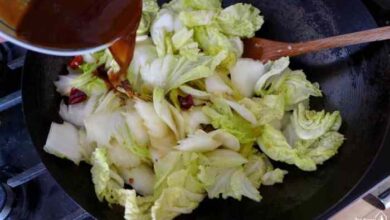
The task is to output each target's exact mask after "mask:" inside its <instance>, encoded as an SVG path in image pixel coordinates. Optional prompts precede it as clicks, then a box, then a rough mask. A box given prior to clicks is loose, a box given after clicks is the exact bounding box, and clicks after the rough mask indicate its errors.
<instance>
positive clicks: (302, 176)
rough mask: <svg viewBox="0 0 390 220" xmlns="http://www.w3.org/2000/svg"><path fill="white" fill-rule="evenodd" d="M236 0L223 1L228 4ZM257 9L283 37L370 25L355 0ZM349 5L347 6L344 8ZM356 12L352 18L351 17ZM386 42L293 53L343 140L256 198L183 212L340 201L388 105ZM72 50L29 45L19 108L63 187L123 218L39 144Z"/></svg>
mask: <svg viewBox="0 0 390 220" xmlns="http://www.w3.org/2000/svg"><path fill="white" fill-rule="evenodd" d="M235 2H237V1H224V5H225V6H226V5H229V4H232V3H235ZM243 2H246V3H251V4H253V5H255V6H257V7H258V8H260V9H261V11H262V14H263V15H264V17H265V25H264V27H263V28H262V30H261V31H260V32H259V33H258V35H259V36H262V37H268V38H270V39H276V40H283V41H304V40H308V39H315V38H320V37H325V36H331V35H335V34H340V33H347V32H353V31H357V30H361V29H368V28H372V27H375V22H374V21H373V20H372V19H371V16H370V15H369V14H368V12H367V10H366V9H365V7H364V5H362V4H361V3H360V1H357V0H356V1H355V0H351V1H340V2H339V1H337V2H336V1H332V2H329V1H325V0H324V1H284V0H258V1H255V0H253V1H243ZM346 11H348V13H346ZM354 18H356V19H354ZM387 54H388V50H387V48H386V47H384V45H383V44H381V43H375V44H371V45H368V46H367V45H363V46H356V47H349V48H343V49H335V50H327V51H323V52H320V53H316V54H309V55H306V56H302V57H298V58H294V59H292V65H293V68H295V69H298V68H299V69H303V70H304V71H305V72H306V73H307V75H308V77H309V79H310V80H311V81H317V82H319V83H320V85H321V88H322V90H323V92H324V95H325V97H324V98H323V99H321V100H314V99H312V102H311V104H312V105H313V106H314V107H316V106H318V107H321V108H325V109H326V110H328V111H332V110H339V111H340V112H341V114H342V117H343V126H342V130H341V132H342V133H343V134H345V136H346V139H347V140H346V141H345V144H344V145H343V146H342V147H341V149H340V151H339V154H338V155H336V156H335V157H334V158H332V159H331V160H329V161H327V162H325V164H324V165H322V166H319V169H318V170H317V171H316V172H303V171H299V170H297V169H296V168H294V167H292V166H288V165H284V164H278V163H275V165H276V166H279V167H282V168H284V169H287V170H288V171H289V174H288V175H287V176H286V178H285V182H284V183H283V184H278V185H275V186H272V187H267V186H262V187H261V188H260V192H261V194H262V196H263V200H262V201H261V202H260V203H257V202H253V201H250V200H247V199H243V200H242V201H241V202H239V201H234V200H230V199H228V200H222V199H219V200H206V201H204V202H203V203H202V204H201V205H200V207H199V208H198V209H197V210H196V211H195V212H194V213H193V214H191V215H184V216H181V217H179V218H180V219H243V218H245V219H259V218H264V219H270V218H275V219H279V218H282V217H287V218H288V219H306V218H312V217H314V216H318V215H319V214H320V213H322V212H324V211H326V210H327V209H328V208H330V207H331V206H332V205H334V204H335V203H336V202H337V201H339V200H340V199H341V198H342V197H343V196H344V195H345V194H346V193H347V192H348V191H349V190H351V189H352V187H353V186H354V185H355V184H356V183H357V182H358V180H359V179H360V178H361V177H362V176H363V174H364V172H365V171H366V169H367V168H368V167H369V165H370V163H371V162H372V161H373V158H374V156H375V154H376V153H377V151H378V150H379V148H380V143H381V141H382V139H383V137H384V135H385V127H386V125H387V123H388V113H389V92H388V90H389V88H390V87H389V86H390V80H389V76H386V75H385V71H386V70H388V68H389V65H390V64H389V60H388V57H387ZM68 59H69V58H60V57H51V56H46V55H40V54H35V53H30V54H29V55H28V57H27V60H26V65H25V73H24V79H23V99H24V111H25V115H26V120H27V124H28V127H29V130H30V133H31V137H32V140H33V142H34V144H35V145H36V147H37V150H38V151H39V153H40V155H41V157H42V160H43V162H44V163H45V164H46V166H47V167H48V169H49V171H50V172H51V174H52V175H53V176H54V178H55V179H56V180H57V182H58V183H59V184H60V185H61V186H62V187H63V188H64V190H65V191H66V192H67V193H68V194H69V195H70V196H71V197H72V198H73V199H74V200H75V201H76V202H78V203H79V204H80V205H81V206H82V207H83V208H85V209H86V210H87V211H88V212H90V213H91V214H93V215H94V216H96V217H97V218H99V219H116V218H118V219H120V218H122V216H123V214H122V210H121V209H119V208H116V207H114V208H112V209H111V208H109V207H108V206H107V205H106V204H104V203H100V202H99V201H98V200H97V198H96V196H95V193H94V188H93V184H92V182H91V176H90V167H89V166H88V165H85V164H82V165H81V166H80V167H77V166H75V165H73V164H72V163H71V162H68V161H65V160H61V159H58V158H54V157H53V156H51V155H48V154H46V153H44V152H43V145H44V144H45V141H46V137H47V134H48V130H49V127H50V123H51V122H52V121H60V120H61V119H60V118H59V116H58V114H57V112H58V105H59V101H60V97H59V95H58V94H56V92H55V88H54V85H53V83H52V82H53V81H54V80H55V79H56V77H57V75H58V74H63V73H65V71H66V69H65V65H66V62H67V60H68Z"/></svg>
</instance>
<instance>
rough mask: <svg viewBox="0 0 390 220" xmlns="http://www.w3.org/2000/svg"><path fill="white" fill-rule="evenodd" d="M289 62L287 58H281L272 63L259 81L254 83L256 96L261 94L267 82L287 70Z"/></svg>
mask: <svg viewBox="0 0 390 220" xmlns="http://www.w3.org/2000/svg"><path fill="white" fill-rule="evenodd" d="M289 64H290V60H289V58H288V57H282V58H280V59H278V60H275V61H272V62H271V63H270V64H268V65H270V68H269V70H268V72H266V73H264V74H263V75H262V76H261V77H260V79H259V80H258V81H257V82H256V85H255V91H256V94H257V95H260V94H262V90H263V88H264V87H265V86H266V83H267V80H269V79H270V78H271V77H273V76H275V75H279V74H281V73H282V72H283V71H284V70H286V69H287V68H288V65H289Z"/></svg>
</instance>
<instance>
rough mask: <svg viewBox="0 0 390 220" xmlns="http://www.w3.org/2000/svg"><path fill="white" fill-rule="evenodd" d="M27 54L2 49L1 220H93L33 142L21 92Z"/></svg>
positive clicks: (8, 46)
mask: <svg viewBox="0 0 390 220" xmlns="http://www.w3.org/2000/svg"><path fill="white" fill-rule="evenodd" d="M25 54H26V51H25V50H24V49H21V48H19V47H16V46H14V45H12V44H9V43H4V44H1V45H0V219H1V220H2V219H10V220H13V219H18V220H19V219H33V220H35V219H37V220H38V219H64V220H65V219H69V220H70V219H80V220H81V219H92V217H91V216H90V215H89V214H88V213H86V212H85V211H84V210H83V209H82V208H81V207H79V206H78V205H77V204H76V203H75V202H74V201H73V200H72V199H71V198H70V197H69V196H68V195H67V194H66V193H64V192H63V190H62V189H61V188H60V187H59V186H58V185H57V183H56V182H55V180H54V179H53V178H52V177H51V176H50V174H49V173H48V172H47V171H46V169H45V167H44V165H43V164H42V163H41V161H40V159H39V157H38V155H37V153H36V151H35V148H34V146H33V144H32V142H31V141H30V137H29V134H28V131H27V129H26V126H25V123H24V117H23V113H22V106H21V92H20V78H21V72H22V67H23V63H24V57H25Z"/></svg>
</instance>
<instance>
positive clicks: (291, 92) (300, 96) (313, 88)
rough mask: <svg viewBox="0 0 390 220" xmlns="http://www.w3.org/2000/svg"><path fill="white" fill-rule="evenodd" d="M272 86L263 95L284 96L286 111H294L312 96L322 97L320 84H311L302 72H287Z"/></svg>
mask: <svg viewBox="0 0 390 220" xmlns="http://www.w3.org/2000/svg"><path fill="white" fill-rule="evenodd" d="M270 84H271V85H270V86H269V89H266V90H264V91H262V94H281V95H283V96H284V101H285V109H286V110H291V109H294V108H295V107H296V105H297V104H298V103H301V102H303V101H305V100H307V99H308V98H309V97H310V96H314V97H321V96H322V93H321V90H320V89H319V86H318V84H316V83H311V82H309V81H308V80H307V79H306V76H305V74H304V73H303V72H302V71H290V70H288V71H285V72H284V73H283V74H282V75H280V77H277V78H276V79H274V80H273V81H272V82H271V83H270Z"/></svg>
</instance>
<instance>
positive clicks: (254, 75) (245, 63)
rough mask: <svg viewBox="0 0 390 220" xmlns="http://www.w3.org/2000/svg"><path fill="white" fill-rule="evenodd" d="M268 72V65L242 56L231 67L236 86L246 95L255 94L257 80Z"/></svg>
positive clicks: (232, 78) (233, 81)
mask: <svg viewBox="0 0 390 220" xmlns="http://www.w3.org/2000/svg"><path fill="white" fill-rule="evenodd" d="M265 72H266V66H265V65H264V64H263V63H261V62H260V61H257V60H253V59H249V58H240V59H238V61H237V63H236V64H235V65H234V66H233V67H232V68H231V69H230V74H231V80H232V83H233V85H234V87H235V88H236V89H237V90H238V91H239V92H240V94H241V95H243V96H245V97H252V96H253V95H254V94H255V85H256V82H257V80H258V79H259V78H260V77H261V76H262V75H263V74H264V73H265Z"/></svg>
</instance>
